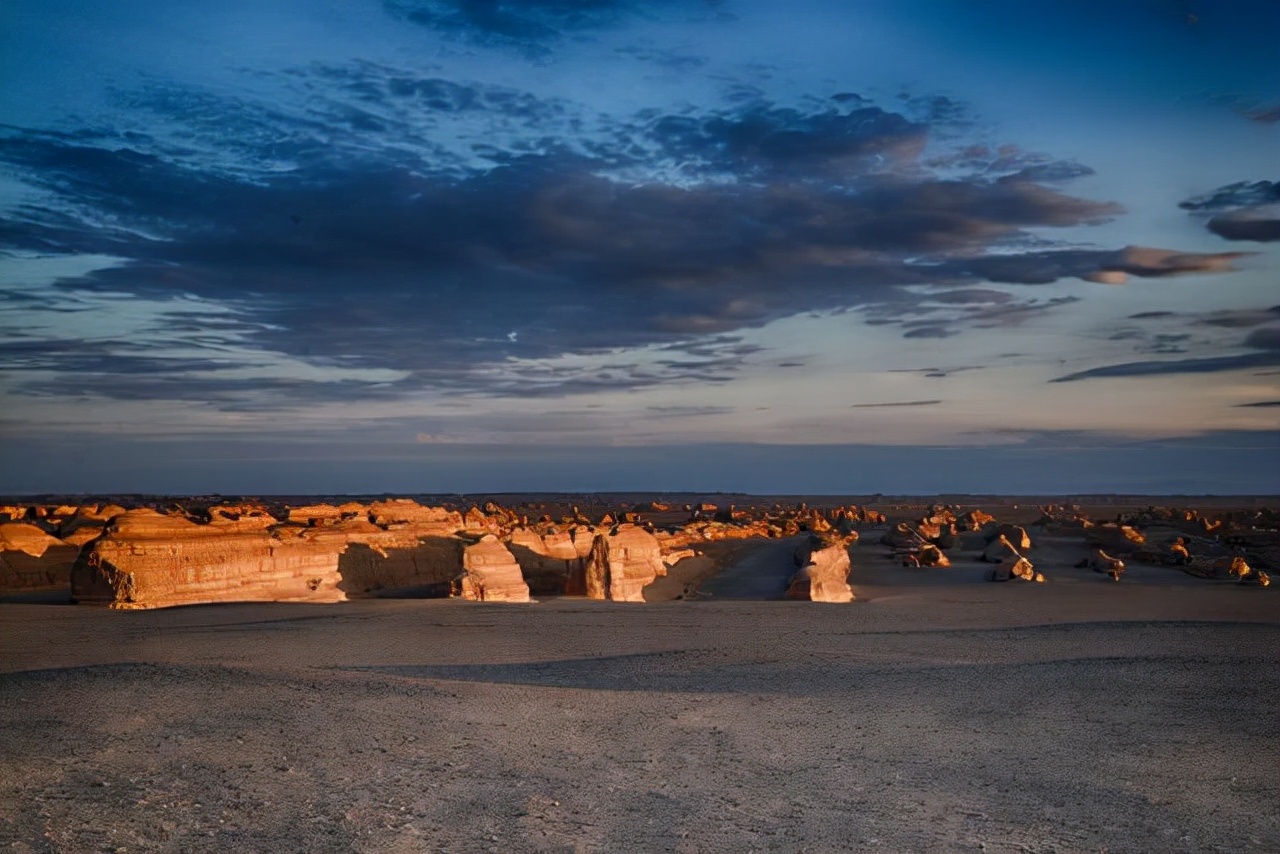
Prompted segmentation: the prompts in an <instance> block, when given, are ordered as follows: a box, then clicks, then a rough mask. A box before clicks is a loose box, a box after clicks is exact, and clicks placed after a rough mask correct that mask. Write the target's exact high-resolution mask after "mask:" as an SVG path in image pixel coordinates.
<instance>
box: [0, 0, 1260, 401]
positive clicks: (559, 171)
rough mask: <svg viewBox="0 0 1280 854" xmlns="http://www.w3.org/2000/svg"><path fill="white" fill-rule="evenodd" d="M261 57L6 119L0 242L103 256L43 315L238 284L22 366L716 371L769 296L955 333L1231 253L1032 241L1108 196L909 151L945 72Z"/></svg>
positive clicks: (33, 382) (161, 373)
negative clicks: (625, 96) (82, 116)
mask: <svg viewBox="0 0 1280 854" xmlns="http://www.w3.org/2000/svg"><path fill="white" fill-rule="evenodd" d="M394 5H395V6H396V8H397V9H398V11H397V12H396V14H401V15H405V16H409V17H413V16H414V15H417V16H418V18H421V20H418V19H416V18H415V20H418V22H419V23H424V24H427V25H430V26H442V27H446V28H447V27H451V26H455V25H456V26H458V27H465V28H467V29H468V31H485V32H492V33H497V34H500V35H501V36H502V38H504V39H505V38H520V39H532V40H533V41H539V40H541V39H543V37H544V36H546V35H547V33H545V32H543V31H542V30H540V29H539V27H543V26H547V27H552V29H554V30H555V32H557V33H564V32H569V31H571V30H573V29H574V28H576V27H587V28H590V27H596V26H604V25H606V24H607V21H608V20H609V19H611V18H612V16H614V15H619V14H621V15H628V14H631V12H630V11H628V9H629V7H628V6H627V5H626V4H621V5H618V6H616V7H615V6H613V5H612V4H603V5H601V6H600V7H599V10H598V11H599V14H598V15H597V14H596V11H593V10H595V9H596V7H592V10H589V11H587V12H583V13H582V15H584V16H585V17H582V18H579V17H576V15H577V13H576V12H574V11H573V8H574V7H573V5H572V4H560V3H545V4H534V5H533V6H529V7H527V8H526V7H523V6H522V7H512V8H515V9H516V11H510V10H509V9H508V8H507V7H505V6H501V5H500V4H499V5H495V6H493V7H492V8H490V9H489V11H485V9H483V8H481V7H480V6H475V7H473V6H470V5H466V4H449V3H423V4H394ZM606 7H608V8H606ZM490 13H492V14H493V15H497V16H498V17H496V18H495V17H485V16H487V15H490ZM442 16H443V17H442ZM476 16H480V17H479V18H477V17H476ZM504 16H515V17H514V18H513V19H511V20H508V18H507V17H504ZM503 21H506V22H507V23H503ZM449 22H453V23H449ZM508 24H510V26H508ZM553 24H554V26H552V25H553ZM535 25H536V26H535ZM539 43H541V42H539ZM270 79H271V81H272V83H273V85H279V86H282V87H284V89H283V90H282V91H284V92H287V93H289V94H290V95H291V96H292V95H294V94H298V95H301V93H304V92H305V93H306V97H305V98H303V97H298V98H297V99H296V100H295V99H294V98H292V97H289V98H279V99H277V100H275V101H271V100H267V99H260V100H258V101H255V100H252V99H249V98H248V97H247V96H244V97H235V98H228V97H225V96H222V95H219V94H217V93H215V92H211V91H201V90H196V89H193V88H191V87H178V86H172V85H163V86H161V85H148V86H146V87H143V88H142V89H141V90H140V91H138V92H136V93H134V95H135V96H136V97H133V98H132V99H131V100H129V102H128V103H129V107H128V110H127V111H126V112H125V113H124V114H125V115H128V116H135V117H142V118H145V119H147V120H146V121H139V122H138V124H137V126H139V127H147V128H148V129H149V131H148V133H141V132H138V131H134V130H126V129H124V123H121V125H120V126H118V127H110V126H87V125H86V126H85V127H82V128H80V129H74V130H61V131H49V130H34V129H24V128H13V127H9V128H6V129H4V130H3V133H0V162H3V164H4V165H5V167H6V168H7V169H8V170H9V172H10V174H11V175H13V176H15V177H16V179H17V180H19V181H20V182H21V183H22V184H23V185H24V186H25V187H26V188H28V189H29V191H30V192H29V193H27V195H25V196H24V197H23V201H21V202H20V203H19V204H17V205H15V206H13V207H11V208H10V209H9V210H8V211H7V212H6V214H5V220H4V222H3V223H2V224H0V244H2V245H3V247H4V248H6V249H7V250H8V251H10V252H21V253H28V254H30V253H41V254H66V255H71V254H83V253H98V254H103V255H110V256H112V257H114V258H118V259H123V261H122V262H120V263H118V264H116V265H114V266H111V267H109V268H104V269H100V270H97V271H94V272H90V273H87V274H84V275H79V276H74V277H67V278H65V279H63V280H62V281H60V282H59V285H58V291H57V294H55V295H54V296H53V297H52V298H51V300H50V302H49V303H48V306H47V310H48V311H61V310H64V307H65V308H66V310H73V309H72V307H73V306H74V304H75V301H74V299H73V298H72V297H71V296H70V295H73V294H77V293H87V294H95V295H100V296H101V295H107V294H125V295H129V297H130V298H131V299H135V300H143V301H145V300H151V301H156V300H165V299H170V298H173V297H174V296H175V295H190V296H191V297H193V298H196V299H199V300H202V301H204V303H205V304H210V305H211V304H214V303H217V304H220V305H225V306H229V307H232V308H234V311H235V313H236V314H235V322H236V323H237V324H239V325H238V326H237V327H236V329H235V330H234V336H233V337H234V340H233V341H231V342H230V345H228V344H227V342H226V341H225V340H224V341H223V343H222V345H220V346H223V350H221V351H219V352H216V353H215V352H212V351H211V348H212V347H214V342H215V339H217V338H218V337H219V336H222V337H223V338H224V339H225V338H226V336H227V334H229V333H228V332H227V331H226V329H224V328H220V326H219V324H225V323H227V322H228V321H227V319H226V318H222V319H219V318H216V317H210V316H200V315H199V314H193V315H190V316H188V317H185V318H171V321H172V323H173V331H174V334H177V330H179V329H181V330H182V337H183V342H184V346H185V347H187V348H188V350H190V351H192V352H185V351H184V352H183V353H182V354H181V355H180V356H177V355H175V354H174V353H173V352H172V349H171V347H170V344H171V342H169V343H166V342H165V341H162V340H160V339H158V338H147V339H145V342H144V343H141V344H138V345H137V346H135V347H134V348H133V349H132V350H130V348H128V347H122V346H119V345H117V344H112V345H110V346H108V347H98V348H97V349H96V350H95V349H92V348H79V347H76V346H69V347H63V346H61V345H59V344H57V343H48V342H46V343H45V344H32V345H31V346H30V347H28V350H27V351H26V352H28V353H30V352H33V351H34V350H41V354H40V356H41V358H42V359H43V361H42V362H41V370H42V371H43V372H45V373H48V372H52V373H54V374H56V375H57V376H56V377H54V378H48V377H46V376H44V375H41V376H39V377H35V376H34V374H35V373H37V372H35V371H31V372H29V373H30V374H32V375H33V376H32V378H31V379H29V380H24V381H23V382H21V383H20V385H19V389H20V390H21V391H23V392H25V393H46V394H47V393H55V392H56V393H59V394H103V395H116V396H128V397H130V399H144V398H145V397H147V396H148V395H153V396H155V397H157V398H169V399H180V400H190V399H198V398H199V397H200V396H202V395H203V396H207V399H208V400H210V401H214V402H220V405H223V406H225V407H228V408H229V407H232V406H234V405H240V406H246V407H256V406H265V405H269V404H268V403H267V402H266V401H268V400H270V399H272V398H275V399H278V400H280V401H281V402H282V405H288V404H289V403H290V402H291V401H292V402H298V401H314V400H321V399H373V400H384V399H390V398H394V397H396V396H398V395H401V396H403V395H411V394H413V393H414V392H417V391H423V390H430V391H437V392H443V393H461V392H473V393H480V394H501V395H513V396H549V395H564V394H572V393H577V392H589V391H594V390H599V389H625V388H640V387H645V386H650V385H656V384H661V383H681V382H710V383H723V382H727V381H730V380H731V379H732V378H733V377H734V376H735V375H736V374H737V372H738V371H739V370H740V369H741V365H742V358H743V357H744V356H745V355H749V352H750V351H749V350H743V349H741V342H740V341H737V342H735V343H725V342H726V341H727V340H728V339H732V338H733V337H734V336H735V335H736V334H737V333H740V332H741V331H742V330H745V329H750V328H753V327H759V326H762V325H764V324H766V323H769V322H770V321H773V320H777V319H780V318H784V317H789V316H794V315H797V314H802V313H806V312H815V311H838V310H847V309H852V308H855V307H857V308H858V309H859V310H861V311H863V312H866V314H867V316H868V317H869V318H870V319H871V320H873V321H876V322H887V323H895V324H902V329H903V333H904V335H905V336H906V337H909V338H926V337H935V338H936V337H945V336H949V335H954V334H957V333H958V332H960V331H961V330H963V329H966V328H973V327H991V326H999V325H1006V324H1011V323H1016V322H1019V321H1020V319H1022V318H1024V317H1027V316H1030V315H1031V314H1032V313H1035V312H1042V311H1045V310H1051V309H1054V308H1057V307H1059V306H1062V305H1065V304H1067V303H1068V302H1069V301H1071V300H1072V299H1074V298H1057V299H1050V300H1041V299H1036V298H1030V297H1026V296H1025V295H1021V294H1019V295H1017V296H1015V295H1013V294H1009V293H1007V292H1005V291H1002V290H997V289H995V288H991V287H984V286H982V285H983V284H984V283H989V282H994V283H1010V284H1039V283H1048V282H1054V281H1058V280H1060V279H1063V278H1068V277H1083V278H1090V277H1092V278H1099V277H1102V278H1104V279H1105V278H1106V277H1108V276H1115V275H1120V274H1125V275H1127V274H1133V275H1138V276H1163V275H1172V274H1176V273H1182V272H1215V271H1223V270H1227V269H1229V268H1230V261H1231V259H1232V258H1234V257H1236V256H1235V255H1233V254H1230V253H1223V254H1188V253H1178V252H1173V251H1168V250H1147V249H1136V248H1132V247H1131V248H1129V249H1126V250H1119V251H1107V250H1081V249H1070V250H1061V249H1056V248H1052V244H1051V243H1049V242H1048V241H1047V239H1046V238H1044V237H1035V238H1032V237H1031V236H1030V230H1032V229H1036V230H1039V229H1045V228H1051V227H1073V226H1080V225H1087V224H1090V223H1097V222H1100V221H1103V220H1105V219H1107V218H1109V217H1112V216H1115V215H1117V214H1118V213H1119V212H1120V209H1119V207H1118V206H1116V205H1115V204H1112V203H1109V202H1102V201H1094V200H1090V199H1083V198H1078V197H1074V196H1071V195H1069V194H1067V193H1065V192H1064V191H1062V190H1061V189H1055V188H1051V187H1049V186H1046V184H1045V183H1040V180H1043V181H1049V180H1053V181H1062V180H1069V179H1070V178H1071V177H1073V176H1074V175H1078V174H1084V171H1083V170H1084V167H1078V166H1072V165H1070V164H1066V165H1064V164H1060V163H1056V162H1054V161H1051V160H1047V159H1044V158H1042V157H1041V156H1039V155H1029V154H1026V153H1024V152H1021V151H1020V150H1017V149H1008V150H994V151H990V152H986V153H985V154H980V153H978V152H976V151H975V152H970V153H969V154H968V155H967V158H968V159H967V160H966V162H965V164H959V165H957V164H958V161H957V164H952V165H950V166H945V167H944V166H939V167H938V168H937V169H936V170H934V169H930V168H928V167H927V166H925V165H924V164H922V163H920V162H919V158H920V155H921V151H922V150H923V147H924V145H925V142H926V141H927V140H928V139H930V135H931V133H934V132H935V131H937V130H938V128H950V127H951V126H952V125H953V124H954V123H955V122H957V121H959V119H958V118H957V111H959V110H960V109H961V108H960V107H959V106H958V105H956V104H955V103H954V102H951V101H949V100H947V99H941V100H939V99H924V100H923V101H921V102H920V103H918V104H915V103H914V102H913V104H914V105H913V106H911V108H910V110H909V112H911V117H908V115H907V114H906V113H907V112H908V109H907V107H904V108H903V110H904V111H903V112H894V111H891V110H887V109H884V108H881V107H876V106H874V105H872V104H871V103H870V102H869V101H868V100H866V99H863V98H861V97H858V96H854V95H852V94H851V93H846V94H848V97H842V98H838V99H824V100H821V101H820V102H817V103H818V104H819V105H818V106H813V105H810V106H808V107H805V108H801V107H798V106H796V105H795V104H784V103H777V102H773V101H769V100H767V99H763V98H762V97H760V96H758V95H754V96H751V97H749V98H747V99H746V100H743V101H741V102H740V103H736V104H731V105H728V106H722V107H720V108H716V109H698V108H694V107H684V108H681V109H680V110H669V109H668V110H640V111H637V112H633V113H628V114H619V115H608V114H604V113H592V112H591V111H588V110H586V109H585V108H583V107H581V106H574V105H571V104H568V103H567V102H565V101H563V100H558V99H554V98H543V97H539V96H536V95H534V94H532V93H530V92H526V91H522V90H519V89H514V88H510V87H501V86H495V85H491V84H480V83H474V82H468V81H465V80H460V79H446V78H444V77H442V76H441V75H439V74H438V73H437V74H427V73H420V72H413V71H411V70H408V69H404V68H395V67H391V66H387V65H379V64H376V63H368V62H352V63H347V64H342V65H325V66H305V67H299V68H294V69H291V70H290V71H289V72H288V73H287V74H277V75H275V76H273V77H271V78H270ZM832 104H835V106H832ZM983 158H985V161H984V165H983V166H982V169H981V174H978V173H977V171H975V169H974V167H973V166H972V163H973V162H977V161H978V160H982V159H983ZM1037 170H1039V171H1038V172H1037ZM993 251H999V252H1000V254H989V253H992V252H993ZM922 285H929V286H931V287H929V288H924V289H920V288H919V287H918V286H922ZM13 293H16V292H12V291H11V294H13ZM10 299H11V300H13V301H15V304H16V301H20V299H21V296H20V295H14V296H11V297H10ZM18 310H19V311H24V312H25V311H28V309H25V308H24V309H18ZM22 326H23V324H22V323H17V324H14V325H12V328H13V329H14V330H15V331H16V332H17V333H19V334H21V333H22ZM19 340H22V339H19ZM166 347H170V349H166ZM228 347H230V349H228ZM658 347H669V348H672V349H671V350H670V351H669V354H670V358H667V359H660V358H650V359H648V360H647V361H645V362H644V363H643V364H641V363H626V364H617V365H611V364H610V358H611V357H610V356H609V354H611V353H613V352H615V351H622V350H629V351H642V350H644V349H645V348H658ZM42 348H43V349H42ZM735 348H737V349H735ZM577 357H582V358H581V359H579V361H576V362H575V361H574V359H575V358H577ZM22 358H31V357H30V356H22V355H21V354H20V353H18V351H16V350H14V351H6V352H5V353H0V359H5V360H9V363H11V364H20V363H19V362H16V361H13V360H19V359H22ZM169 360H172V361H169ZM584 360H585V361H584ZM166 362H167V364H168V366H169V367H168V369H167V370H161V369H159V365H160V364H161V363H166ZM264 362H267V363H271V364H274V365H276V366H277V367H276V368H275V369H273V370H272V371H266V372H263V370H262V364H263V363H264ZM286 363H287V365H288V366H289V367H288V370H287V371H286V370H285V369H283V368H280V367H279V365H282V364H286ZM148 366H154V367H156V368H157V369H156V370H151V368H150V367H148ZM308 367H311V368H317V369H319V368H323V369H325V370H329V371H335V372H339V373H335V376H337V377H340V381H335V382H325V381H324V380H323V379H321V378H319V377H317V376H314V375H308V372H307V370H306V369H307V368H308ZM255 371H258V372H259V373H258V374H256V375H258V376H262V377H263V381H262V383H261V385H260V386H259V388H258V392H260V393H259V394H256V395H255V394H254V393H253V392H252V388H253V377H254V376H255V374H254V372H255ZM290 372H291V373H290ZM340 372H346V373H340ZM360 372H375V373H372V374H362V373H360ZM378 372H381V373H378ZM386 372H392V373H394V377H393V378H388V377H386V376H384V374H385V373H386Z"/></svg>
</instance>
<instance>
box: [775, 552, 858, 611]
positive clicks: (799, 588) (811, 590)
mask: <svg viewBox="0 0 1280 854" xmlns="http://www.w3.org/2000/svg"><path fill="white" fill-rule="evenodd" d="M795 562H796V566H797V571H796V574H795V575H793V576H792V577H791V583H790V584H788V585H787V598H788V599H803V600H808V601H812V602H852V601H853V598H854V597H853V588H851V587H850V586H849V582H848V578H849V568H850V564H849V549H848V547H847V546H846V545H845V543H844V542H843V541H840V540H834V541H832V540H826V539H823V538H820V537H810V538H808V539H807V541H806V542H804V543H802V544H801V545H800V546H799V547H798V548H797V549H796V551H795Z"/></svg>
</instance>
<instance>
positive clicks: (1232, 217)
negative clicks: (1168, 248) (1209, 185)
mask: <svg viewBox="0 0 1280 854" xmlns="http://www.w3.org/2000/svg"><path fill="white" fill-rule="evenodd" d="M1179 207H1181V208H1183V209H1185V210H1189V211H1194V212H1196V213H1201V214H1208V215H1211V216H1209V219H1208V220H1207V221H1206V223H1205V227H1206V228H1208V229H1209V230H1210V231H1212V232H1213V233H1214V234H1216V235H1218V236H1219V237H1222V238H1225V239H1227V240H1253V241H1259V242H1265V241H1272V240H1280V181H1254V182H1247V181H1241V182H1239V183H1235V184H1228V185H1227V186H1225V187H1220V188H1218V189H1217V190H1215V191H1213V192H1212V193H1208V194H1206V195H1203V196H1197V197H1195V198H1192V199H1188V200H1187V201H1185V202H1183V203H1182V204H1181V205H1179Z"/></svg>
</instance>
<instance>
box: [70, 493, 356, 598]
mask: <svg viewBox="0 0 1280 854" xmlns="http://www.w3.org/2000/svg"><path fill="white" fill-rule="evenodd" d="M338 554H339V550H338V549H335V548H333V547H332V546H330V545H328V544H324V543H320V544H317V543H307V542H305V541H300V540H296V539H293V540H281V539H279V538H277V537H273V536H272V534H271V532H270V531H269V530H268V523H267V522H266V520H263V519H261V518H257V517H250V518H247V519H244V518H242V519H237V520H230V519H221V518H215V519H214V520H213V521H211V522H210V523H209V524H207V525H199V524H196V523H194V522H192V521H190V520H188V519H185V518H183V517H181V516H165V515H162V514H160V513H157V512H156V511H154V510H145V509H144V510H131V511H129V512H127V513H125V514H124V515H122V516H118V517H116V519H115V520H114V521H113V522H112V523H111V525H110V526H109V528H108V529H107V532H106V533H105V534H104V535H103V537H102V538H100V539H98V540H97V541H95V542H94V543H93V545H92V546H91V547H90V548H88V549H86V554H85V555H84V556H83V557H82V559H81V560H80V561H78V562H77V564H76V566H75V569H74V570H73V572H72V576H71V594H72V598H74V599H75V600H76V601H78V602H89V603H97V604H106V605H110V606H111V607H112V608H121V609H135V608H160V607H166V606H170V605H193V604H197V603H207V602H228V601H241V602H243V601H268V602H337V601H341V600H343V599H345V598H346V594H345V593H343V591H342V590H341V589H340V588H339V586H338V585H339V583H340V582H341V580H342V578H341V576H340V575H339V574H338Z"/></svg>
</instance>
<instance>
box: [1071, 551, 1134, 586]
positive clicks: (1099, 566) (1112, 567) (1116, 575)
mask: <svg viewBox="0 0 1280 854" xmlns="http://www.w3.org/2000/svg"><path fill="white" fill-rule="evenodd" d="M1081 563H1082V564H1083V565H1084V566H1087V567H1088V568H1089V569H1092V570H1093V571H1094V572H1101V573H1102V574H1103V575H1109V576H1111V580H1112V581H1119V580H1120V576H1122V575H1124V569H1125V566H1124V561H1122V560H1121V559H1120V558H1118V557H1114V556H1113V555H1109V554H1107V553H1106V552H1104V551H1103V550H1102V549H1094V550H1093V554H1091V555H1090V556H1089V557H1088V558H1086V559H1085V560H1083V561H1082V562H1081Z"/></svg>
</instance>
